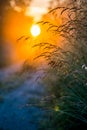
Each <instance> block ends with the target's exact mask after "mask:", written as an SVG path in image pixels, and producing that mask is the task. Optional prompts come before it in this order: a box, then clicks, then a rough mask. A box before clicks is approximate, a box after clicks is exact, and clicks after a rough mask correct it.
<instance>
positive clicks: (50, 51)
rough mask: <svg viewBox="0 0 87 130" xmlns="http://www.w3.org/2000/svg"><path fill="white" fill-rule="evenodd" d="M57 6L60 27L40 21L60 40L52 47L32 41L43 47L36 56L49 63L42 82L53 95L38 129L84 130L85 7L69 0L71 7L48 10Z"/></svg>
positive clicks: (86, 76)
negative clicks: (60, 38)
mask: <svg viewBox="0 0 87 130" xmlns="http://www.w3.org/2000/svg"><path fill="white" fill-rule="evenodd" d="M86 4H87V3H86ZM60 9H61V10H62V11H60V12H61V13H60V17H62V18H63V20H64V23H62V25H61V26H57V25H54V24H52V23H51V22H50V21H48V22H46V21H42V22H41V23H42V24H43V25H44V26H45V24H46V25H47V24H48V30H47V31H50V32H54V33H55V34H56V35H58V37H59V36H60V37H62V39H63V40H62V43H60V42H59V44H57V45H54V46H53V44H52V43H48V42H46V43H45V42H44V43H42V44H41V43H38V44H36V46H40V47H41V48H43V52H42V53H41V55H39V56H38V57H40V56H43V57H44V58H45V59H46V60H47V62H48V65H49V68H48V70H47V71H46V75H45V78H44V79H43V82H44V84H45V85H46V87H47V89H48V91H49V92H50V94H51V95H52V94H53V95H54V96H55V97H56V98H55V99H54V100H56V101H54V102H55V104H53V105H54V110H53V109H52V108H53V106H52V103H51V104H50V103H49V106H50V107H49V113H47V119H46V120H44V121H43V122H44V123H43V124H42V130H74V129H79V128H80V129H81V130H86V129H87V69H86V68H87V44H86V43H87V36H86V35H87V8H86V6H85V4H84V2H82V3H81V5H80V6H79V7H78V5H77V3H76V2H75V1H73V7H72V5H69V6H67V7H61V8H60V7H58V8H55V9H53V10H52V11H50V13H51V14H52V15H54V14H57V11H58V10H60ZM64 14H66V15H64ZM56 19H57V18H56ZM41 23H40V24H41ZM57 42H58V41H57ZM55 44H56V43H55ZM46 48H47V49H46ZM48 122H49V123H48ZM40 129H41V128H40Z"/></svg>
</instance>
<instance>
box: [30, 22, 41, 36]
mask: <svg viewBox="0 0 87 130" xmlns="http://www.w3.org/2000/svg"><path fill="white" fill-rule="evenodd" d="M40 32H41V30H40V26H39V25H36V24H35V25H32V27H31V34H32V35H33V36H34V37H36V36H38V35H39V34H40Z"/></svg>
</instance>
